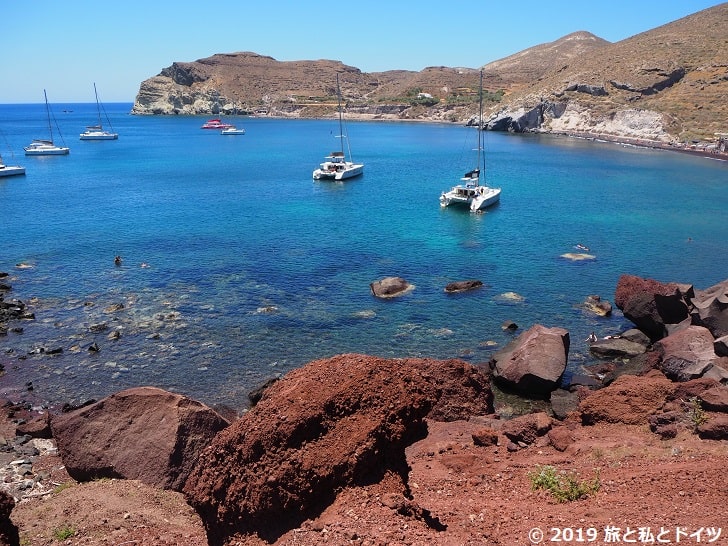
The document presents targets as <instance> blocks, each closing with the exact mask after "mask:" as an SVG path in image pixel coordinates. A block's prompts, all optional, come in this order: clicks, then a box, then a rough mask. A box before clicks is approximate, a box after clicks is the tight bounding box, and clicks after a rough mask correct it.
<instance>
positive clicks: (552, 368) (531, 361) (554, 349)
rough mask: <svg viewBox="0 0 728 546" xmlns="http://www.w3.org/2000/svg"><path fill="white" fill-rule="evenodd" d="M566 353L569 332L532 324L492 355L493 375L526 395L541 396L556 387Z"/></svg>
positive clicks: (564, 366) (564, 367)
mask: <svg viewBox="0 0 728 546" xmlns="http://www.w3.org/2000/svg"><path fill="white" fill-rule="evenodd" d="M568 354H569V332H567V331H566V330H564V329H563V328H546V327H545V326H541V325H540V324H536V325H535V326H533V327H531V328H529V329H528V330H527V331H525V332H523V333H522V334H521V335H520V336H518V338H516V339H515V340H514V341H512V342H511V343H510V344H508V346H507V347H506V348H505V349H503V350H502V351H500V352H498V353H496V354H495V355H494V356H493V366H494V370H493V375H494V377H495V379H497V380H498V382H499V383H501V384H503V385H505V386H506V387H508V388H512V389H514V390H516V391H518V392H520V393H522V394H525V395H526V396H543V395H546V394H548V393H550V392H551V391H553V390H554V389H556V387H557V386H558V382H559V380H560V379H561V376H562V375H563V373H564V370H565V369H566V360H567V355H568Z"/></svg>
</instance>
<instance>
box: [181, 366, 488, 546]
mask: <svg viewBox="0 0 728 546" xmlns="http://www.w3.org/2000/svg"><path fill="white" fill-rule="evenodd" d="M490 412H492V394H491V392H490V388H489V384H488V377H487V375H486V374H485V373H484V372H482V371H479V370H478V369H477V368H475V367H473V366H471V365H470V364H467V363H466V362H463V361H460V360H448V361H436V360H429V359H382V358H377V357H371V356H365V355H356V354H348V355H339V356H335V357H333V358H329V359H324V360H317V361H314V362H310V363H308V364H307V365H305V366H303V367H302V368H299V369H296V370H293V371H291V372H289V373H288V374H286V375H285V376H284V377H282V378H281V379H280V380H279V381H277V382H276V383H274V384H272V385H271V386H270V387H268V389H267V391H266V393H265V395H264V396H263V397H262V399H261V400H260V401H259V402H258V404H257V405H256V406H255V407H254V408H252V409H251V410H250V411H248V412H247V413H246V414H244V415H243V416H242V417H241V418H240V419H238V420H237V421H236V422H234V423H233V424H232V425H231V426H230V427H229V428H228V429H226V430H224V431H222V432H221V433H220V434H219V435H218V436H217V437H216V438H215V439H214V440H213V441H212V443H211V444H210V445H209V446H208V447H207V449H205V451H204V452H203V453H202V455H201V456H200V457H199V460H198V461H199V462H198V464H197V466H196V467H195V469H194V471H193V472H192V474H191V475H190V477H189V479H188V481H187V484H186V485H185V488H184V494H185V497H186V499H187V501H188V502H189V504H190V505H191V506H192V507H193V508H194V509H195V510H196V511H197V512H198V514H199V515H200V517H201V519H202V521H203V524H204V525H205V528H206V530H207V535H208V541H209V543H210V544H212V545H220V544H223V543H226V540H228V539H229V538H230V537H232V536H234V535H236V536H237V535H257V536H258V537H259V538H261V539H264V540H266V541H268V542H275V540H276V539H277V538H278V537H279V536H280V535H282V534H283V533H285V532H287V531H288V530H290V529H292V528H295V527H297V526H298V525H300V523H301V522H302V521H304V520H305V519H314V518H315V517H317V515H318V514H320V513H321V511H323V510H324V509H325V508H326V507H327V506H328V505H330V504H331V503H332V502H333V500H334V499H335V496H336V493H337V491H339V490H341V489H343V488H345V487H347V486H353V485H357V484H372V483H379V482H382V480H386V483H387V484H389V485H390V486H391V484H392V483H393V482H395V483H397V484H398V485H397V488H398V490H397V491H393V492H394V493H397V494H405V493H406V492H407V485H406V481H407V474H408V466H407V461H406V456H405V448H406V447H407V446H408V445H410V444H412V443H414V442H415V441H418V440H419V439H421V438H423V437H424V436H425V435H426V433H427V418H429V419H435V420H437V419H441V418H443V417H444V418H448V419H464V418H467V417H469V416H470V415H482V414H485V413H490Z"/></svg>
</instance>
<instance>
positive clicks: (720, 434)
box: [698, 413, 728, 440]
mask: <svg viewBox="0 0 728 546" xmlns="http://www.w3.org/2000/svg"><path fill="white" fill-rule="evenodd" d="M698 436H700V437H701V438H703V439H706V440H707V439H709V440H728V415H726V414H725V413H708V414H707V420H706V421H705V422H704V423H702V424H700V425H698Z"/></svg>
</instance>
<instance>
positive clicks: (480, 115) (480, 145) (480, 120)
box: [478, 70, 485, 180]
mask: <svg viewBox="0 0 728 546" xmlns="http://www.w3.org/2000/svg"><path fill="white" fill-rule="evenodd" d="M479 109H480V111H479V113H478V168H480V154H481V152H482V151H483V71H482V70H481V71H480V107H479ZM483 176H484V177H485V154H483ZM478 180H480V177H478Z"/></svg>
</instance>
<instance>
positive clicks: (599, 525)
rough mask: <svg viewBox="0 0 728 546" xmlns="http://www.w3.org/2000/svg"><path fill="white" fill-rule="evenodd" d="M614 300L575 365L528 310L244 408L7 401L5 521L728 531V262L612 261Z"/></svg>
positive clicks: (142, 530) (403, 532)
mask: <svg viewBox="0 0 728 546" xmlns="http://www.w3.org/2000/svg"><path fill="white" fill-rule="evenodd" d="M403 289H405V290H406V285H405V286H404V288H403ZM599 303H602V304H604V303H605V302H604V301H603V300H601V299H599V298H591V299H590V300H589V301H588V302H586V305H596V304H599ZM614 303H615V305H616V306H617V307H618V308H619V309H620V310H622V312H623V313H624V315H625V317H627V318H628V319H629V320H630V321H632V322H633V324H634V328H632V329H630V330H627V331H625V332H623V333H622V334H621V335H618V336H611V337H609V338H604V339H596V340H594V341H592V343H591V351H592V352H593V354H595V355H598V356H599V359H600V363H599V364H597V365H595V366H593V367H592V369H591V370H589V373H588V374H587V376H584V377H574V378H572V379H571V381H570V382H568V384H566V383H564V381H563V374H564V371H565V369H566V363H567V360H568V354H569V345H570V338H569V332H568V331H567V330H565V329H563V328H546V327H543V326H541V325H533V326H532V327H530V328H529V329H527V330H525V331H524V332H522V333H521V335H519V336H518V337H517V338H516V339H514V340H513V342H512V343H511V344H510V345H509V346H507V347H505V348H504V349H502V350H501V351H499V352H498V353H496V354H494V355H493V357H492V359H491V360H490V361H489V362H483V363H481V364H477V365H472V364H469V363H466V362H464V361H460V360H447V361H440V360H431V359H417V358H404V359H382V358H377V357H373V356H367V355H359V354H345V355H339V356H336V357H333V358H328V359H323V360H318V361H314V362H310V363H309V364H307V365H305V366H303V367H302V368H300V369H297V370H294V371H292V372H290V373H288V374H287V375H285V376H283V377H282V378H280V379H279V380H276V381H272V382H271V383H269V384H268V385H266V386H265V387H264V388H263V389H262V390H261V392H260V393H259V394H258V395H257V396H256V397H255V398H254V400H255V401H256V403H255V404H254V405H252V407H251V408H250V409H249V410H248V411H246V412H244V413H243V414H242V415H239V416H238V415H235V414H231V415H224V416H223V415H220V414H219V413H217V412H215V411H213V410H212V409H210V408H208V407H206V406H204V405H203V404H200V403H199V402H196V401H194V400H191V399H189V398H187V397H184V396H180V395H177V394H173V393H169V392H166V391H163V390H160V389H157V388H154V387H138V388H133V389H130V390H126V391H122V392H119V393H116V394H113V395H111V396H109V397H107V398H104V399H102V400H99V401H96V402H94V401H90V402H89V403H88V404H84V405H83V406H82V407H65V408H58V409H51V410H49V411H42V412H39V411H38V410H34V409H33V408H32V407H30V405H28V404H26V403H23V402H18V401H16V402H9V401H8V402H5V403H4V404H3V406H2V411H1V412H0V417H2V419H0V424H2V435H3V441H2V442H1V444H2V450H0V453H2V458H3V464H2V467H3V474H4V482H3V486H2V488H1V489H2V491H3V495H2V500H3V502H2V503H0V505H1V506H2V507H3V510H0V516H3V517H1V518H0V519H1V520H2V521H0V532H1V533H5V535H4V536H5V544H21V543H22V544H27V545H40V544H53V543H57V542H58V541H63V540H67V541H70V542H66V543H73V544H150V545H151V544H188V545H195V544H200V545H202V544H211V545H221V546H222V545H226V546H230V545H233V544H238V545H243V544H244V545H262V544H281V545H282V544H321V543H329V544H369V545H374V544H413V545H415V544H417V545H419V544H446V545H450V544H453V545H455V544H458V545H461V544H484V543H488V544H501V545H512V544H527V543H529V541H533V539H534V535H533V534H529V533H534V532H535V533H538V532H543V533H544V536H545V537H546V538H547V539H553V538H554V536H555V533H559V532H561V531H562V530H563V529H570V531H568V532H574V530H575V529H581V530H582V531H581V532H582V533H587V532H588V533H590V536H591V535H593V536H594V537H595V538H594V540H592V541H591V542H593V543H595V544H603V543H609V542H614V540H610V539H609V538H605V537H608V536H612V537H614V534H613V533H615V532H618V533H630V534H627V535H625V537H626V538H625V541H627V538H629V539H631V538H632V534H634V535H635V536H636V533H637V532H638V529H642V530H641V531H640V532H641V533H643V535H641V536H645V537H649V536H650V535H649V533H653V535H652V536H653V537H656V536H657V535H659V536H660V537H661V538H662V539H667V538H670V539H671V541H672V542H675V541H676V537H678V536H682V537H683V539H684V540H687V538H686V537H687V536H692V537H693V538H692V540H693V541H695V540H696V539H695V537H696V536H700V537H701V541H702V542H711V543H715V544H720V543H721V540H723V541H724V540H725V536H721V533H722V534H723V535H725V533H728V519H726V515H725V509H724V503H725V491H726V490H728V478H726V476H725V472H724V470H725V465H726V463H728V450H726V446H727V445H728V443H727V442H728V386H727V385H728V281H724V282H722V283H719V284H717V285H715V286H713V287H710V288H708V289H706V290H696V289H694V287H692V286H691V285H689V284H680V283H664V282H659V281H656V280H652V279H645V278H641V277H635V276H632V275H623V276H622V277H620V279H619V282H618V284H617V287H616V291H615V302H614ZM13 305H14V306H15V307H19V306H18V305H17V303H14V304H13ZM596 309H600V310H601V311H602V312H606V311H605V309H608V308H607V306H605V305H601V306H596ZM15 320H16V318H14V317H12V316H11V317H8V316H7V315H3V321H5V322H7V323H8V327H12V325H13V323H14V321H15ZM549 476H550V480H551V482H549V483H550V486H549V487H546V486H544V487H546V488H545V490H544V489H542V488H539V484H543V481H542V479H543V478H544V477H549ZM554 483H556V484H557V485H554ZM559 483H561V484H566V486H565V487H564V488H560V487H561V486H559V485H558V484H559ZM648 527H649V528H650V529H651V530H650V531H649V532H648V530H646V529H647V528H648ZM534 529H537V531H534ZM615 529H618V530H617V531H615ZM609 530H611V531H609ZM608 532H609V533H612V534H611V535H607V533H608ZM644 533H647V534H644ZM681 533H687V534H683V535H681ZM619 536H620V537H621V536H622V535H621V534H620V535H619ZM59 537H63V538H59ZM535 538H537V537H535ZM711 539H712V540H711ZM0 543H2V541H1V540H0Z"/></svg>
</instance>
